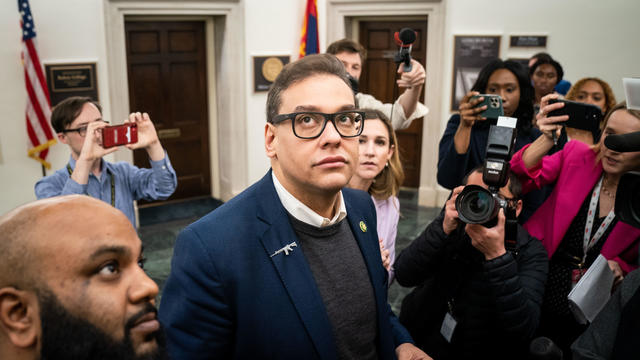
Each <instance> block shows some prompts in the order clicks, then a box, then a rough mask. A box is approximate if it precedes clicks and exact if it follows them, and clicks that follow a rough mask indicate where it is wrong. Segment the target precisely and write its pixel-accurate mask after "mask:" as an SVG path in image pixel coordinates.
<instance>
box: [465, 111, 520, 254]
mask: <svg viewBox="0 0 640 360" xmlns="http://www.w3.org/2000/svg"><path fill="white" fill-rule="evenodd" d="M503 119H512V120H516V119H513V118H504V117H501V118H499V120H498V125H491V128H490V129H489V139H488V141H487V151H486V155H485V161H484V171H483V173H482V181H483V182H484V183H485V184H487V186H488V187H489V190H487V189H485V188H483V187H482V186H477V185H467V186H465V187H464V189H463V190H462V192H461V193H460V194H459V195H458V198H457V199H456V210H457V211H458V218H460V220H461V221H462V222H464V223H467V224H481V225H483V226H485V227H488V228H489V227H493V226H495V225H496V224H497V223H498V212H499V210H500V209H501V208H502V209H504V212H505V216H506V220H507V221H506V223H505V248H506V249H507V250H508V251H513V250H515V248H516V227H517V223H518V220H517V218H516V209H515V208H512V207H511V206H509V202H508V201H506V200H504V199H502V198H501V197H500V196H499V195H498V192H499V191H500V188H502V187H504V186H506V185H507V182H508V180H509V170H510V165H509V161H510V160H511V156H512V155H513V151H514V148H515V142H516V133H517V130H516V129H515V122H513V124H512V126H511V125H509V126H505V124H504V122H503V121H502V120H503Z"/></svg>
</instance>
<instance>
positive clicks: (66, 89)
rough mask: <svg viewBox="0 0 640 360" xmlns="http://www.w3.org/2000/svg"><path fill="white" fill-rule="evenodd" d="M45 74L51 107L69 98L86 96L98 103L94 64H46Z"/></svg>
mask: <svg viewBox="0 0 640 360" xmlns="http://www.w3.org/2000/svg"><path fill="white" fill-rule="evenodd" d="M45 72H46V74H47V86H48V88H49V95H50V96H51V106H55V105H57V104H58V103H59V102H61V101H62V100H64V99H66V98H68V97H71V96H88V97H90V98H92V99H94V100H96V101H99V99H98V86H97V80H96V63H83V64H46V65H45Z"/></svg>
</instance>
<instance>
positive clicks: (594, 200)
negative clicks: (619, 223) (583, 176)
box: [582, 175, 616, 263]
mask: <svg viewBox="0 0 640 360" xmlns="http://www.w3.org/2000/svg"><path fill="white" fill-rule="evenodd" d="M603 179H604V175H603V176H601V177H600V181H598V184H597V185H596V187H595V189H593V193H592V194H591V202H590V203H589V212H587V223H586V224H585V226H584V238H583V243H582V247H583V250H584V254H583V255H582V262H583V263H584V262H585V260H586V258H587V251H589V249H591V248H592V247H593V245H595V243H597V242H598V240H600V238H601V237H602V235H603V234H604V232H605V231H607V228H608V227H609V225H611V222H612V221H613V218H615V216H616V214H615V212H614V211H613V209H611V211H609V214H607V217H606V218H605V219H604V221H602V224H600V226H599V227H598V230H596V233H595V234H593V237H591V239H589V235H591V230H592V228H593V221H594V220H595V218H596V212H597V210H598V209H597V206H598V200H599V199H600V188H601V187H602V181H603Z"/></svg>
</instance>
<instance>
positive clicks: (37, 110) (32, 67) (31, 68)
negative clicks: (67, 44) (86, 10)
mask: <svg viewBox="0 0 640 360" xmlns="http://www.w3.org/2000/svg"><path fill="white" fill-rule="evenodd" d="M18 11H19V12H20V27H21V28H22V55H21V56H22V64H23V65H24V82H25V86H26V88H27V95H28V96H27V110H26V120H27V135H28V137H29V150H28V151H27V153H28V155H29V157H31V158H33V159H35V160H37V161H39V162H40V163H41V164H42V165H44V166H45V167H46V168H47V169H49V168H51V164H49V163H48V162H47V161H46V159H47V154H48V153H49V147H50V146H51V145H53V144H55V143H56V140H55V138H54V136H53V131H52V129H51V125H50V124H49V119H50V118H51V100H50V99H49V90H48V89H47V82H46V80H45V77H44V73H43V72H42V65H41V64H40V59H39V58H38V52H37V51H36V44H35V40H36V32H35V26H34V23H33V16H32V15H31V8H30V7H29V0H18Z"/></svg>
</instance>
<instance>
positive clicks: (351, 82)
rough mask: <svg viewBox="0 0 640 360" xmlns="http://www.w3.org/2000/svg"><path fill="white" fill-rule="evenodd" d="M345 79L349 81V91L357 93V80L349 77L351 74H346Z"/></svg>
mask: <svg viewBox="0 0 640 360" xmlns="http://www.w3.org/2000/svg"><path fill="white" fill-rule="evenodd" d="M347 79H349V85H351V90H353V93H354V94H357V93H358V86H359V84H358V79H356V78H354V77H353V76H351V74H349V73H347Z"/></svg>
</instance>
